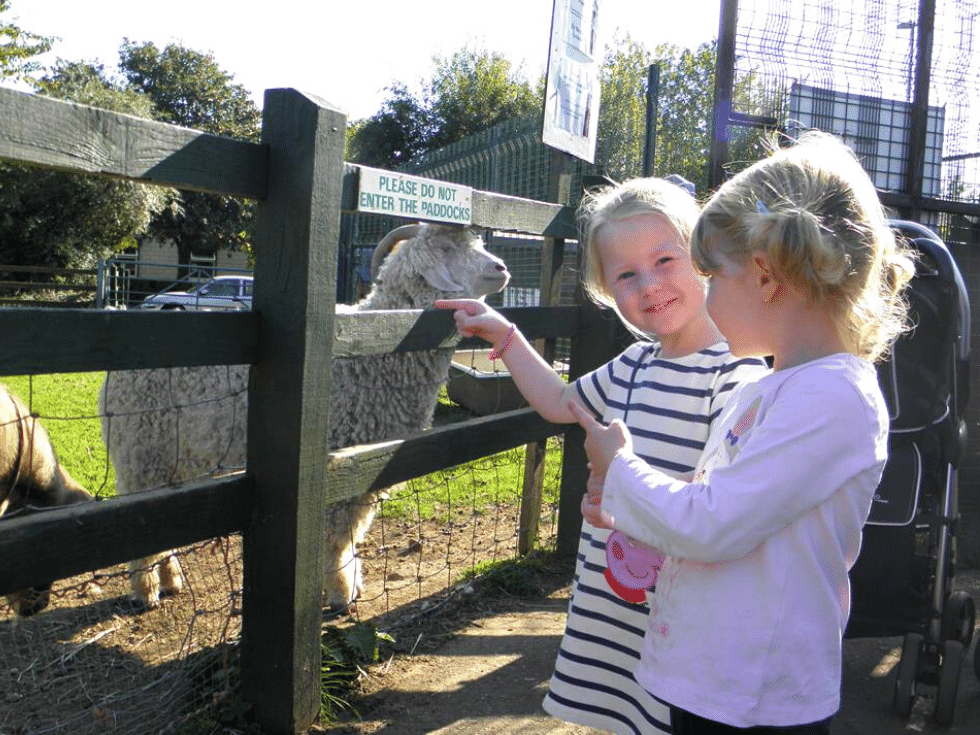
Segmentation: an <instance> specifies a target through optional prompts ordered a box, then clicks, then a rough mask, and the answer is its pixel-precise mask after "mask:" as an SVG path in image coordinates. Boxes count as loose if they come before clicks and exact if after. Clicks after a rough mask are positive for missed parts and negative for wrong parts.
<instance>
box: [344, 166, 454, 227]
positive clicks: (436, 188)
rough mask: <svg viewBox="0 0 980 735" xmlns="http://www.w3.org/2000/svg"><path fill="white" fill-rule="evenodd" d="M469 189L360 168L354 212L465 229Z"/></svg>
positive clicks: (432, 180) (405, 175) (417, 177)
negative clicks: (413, 218) (358, 187)
mask: <svg viewBox="0 0 980 735" xmlns="http://www.w3.org/2000/svg"><path fill="white" fill-rule="evenodd" d="M472 203H473V189H471V188H470V187H468V186H460V185H459V184H447V183H446V182H445V181H436V180H435V179H423V178H421V177H419V176H409V175H408V174H399V173H395V172H394V171H384V170H382V169H377V168H366V167H361V178H360V190H359V191H358V194H357V211H359V212H375V213H376V214H391V215H395V216H397V217H417V218H418V219H424V220H434V221H436V222H453V223H455V224H461V225H468V224H471V223H472V221H473V206H472Z"/></svg>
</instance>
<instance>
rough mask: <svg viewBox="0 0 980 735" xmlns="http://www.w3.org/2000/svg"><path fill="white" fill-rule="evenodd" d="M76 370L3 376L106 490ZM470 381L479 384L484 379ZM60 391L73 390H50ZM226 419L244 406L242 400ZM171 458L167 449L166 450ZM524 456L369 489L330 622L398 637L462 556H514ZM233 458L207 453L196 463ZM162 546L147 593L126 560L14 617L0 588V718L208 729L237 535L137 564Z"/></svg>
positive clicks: (452, 417) (552, 520)
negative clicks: (170, 572)
mask: <svg viewBox="0 0 980 735" xmlns="http://www.w3.org/2000/svg"><path fill="white" fill-rule="evenodd" d="M478 352H479V351H478V350H476V351H474V350H466V351H461V353H460V355H459V357H458V359H459V360H461V361H465V360H466V359H467V358H469V359H470V361H471V362H472V360H473V357H472V356H473V354H475V353H478ZM214 370H215V371H218V372H221V371H225V372H228V370H229V368H215V369H214ZM488 374H489V376H490V377H491V378H492V379H493V382H495V383H498V384H499V382H500V381H503V380H506V379H507V378H506V376H500V375H499V373H495V372H494V371H493V370H492V368H491V369H490V370H489V371H488ZM84 377H85V379H86V380H82V378H80V377H79V376H71V377H69V378H68V380H70V381H72V382H71V383H70V385H72V389H71V390H66V389H65V387H64V386H65V385H66V384H65V383H64V382H63V379H64V376H49V375H44V376H24V377H22V378H13V379H10V380H9V381H8V382H10V383H12V384H15V385H17V386H18V388H19V390H20V391H22V392H23V394H24V400H25V402H26V403H27V404H28V405H29V408H30V413H31V415H32V416H35V417H37V418H38V419H39V420H40V421H41V422H42V424H44V425H47V426H50V427H51V429H50V431H51V435H52V442H53V443H54V444H55V446H56V448H59V449H63V450H64V451H60V452H59V454H60V456H61V460H62V462H63V463H64V465H65V467H66V468H67V469H68V470H69V471H70V472H72V473H73V474H75V475H77V476H78V477H80V478H85V483H86V485H87V486H89V487H90V489H91V490H92V492H93V493H94V494H95V495H96V496H97V497H98V498H100V499H103V500H104V502H113V500H112V498H113V496H114V495H115V494H116V493H115V487H114V475H113V473H112V468H111V466H110V465H109V462H108V460H107V458H106V451H105V447H104V446H102V445H101V437H100V436H99V435H98V423H99V422H100V421H101V420H102V419H103V418H104V417H102V416H100V415H99V409H98V403H97V397H96V393H97V388H98V386H99V385H100V384H101V382H102V374H90V375H87V376H84ZM109 379H110V380H111V379H112V378H111V374H110V377H109ZM458 379H460V378H458V377H453V376H449V386H448V388H447V397H444V398H443V399H442V400H441V401H440V404H439V406H438V407H437V409H436V415H435V423H436V424H439V425H442V424H448V423H452V422H455V421H459V420H464V419H466V418H468V417H471V416H472V415H473V413H472V411H470V410H469V409H467V408H466V407H465V406H461V405H459V404H457V403H454V402H452V401H451V400H449V399H448V394H449V393H450V392H452V387H453V383H454V382H455V381H456V380H458ZM77 381H82V382H77ZM233 382H234V381H230V380H224V381H219V383H221V384H222V385H225V393H226V395H224V396H217V397H208V398H207V400H206V401H204V402H201V403H199V404H197V405H193V406H189V405H181V406H180V407H179V408H175V407H173V406H170V407H166V408H162V407H160V406H154V407H150V408H149V409H147V410H146V411H145V412H144V413H145V416H144V418H145V417H147V416H150V415H154V414H158V413H160V412H161V411H170V412H173V413H175V416H176V419H175V420H176V421H177V422H178V424H179V423H180V422H181V421H182V420H184V421H189V420H194V413H195V411H208V410H211V409H212V408H213V406H214V405H215V403H216V402H220V401H221V400H229V399H230V400H236V398H235V396H236V394H237V393H240V391H239V390H237V389H236V388H235V386H234V385H233V384H232V383H233ZM481 390H483V391H489V392H490V394H491V396H492V395H493V392H494V391H496V390H498V387H497V386H495V385H489V386H486V385H485V386H482V387H481ZM52 394H57V396H53V395H52ZM177 394H179V391H175V392H173V395H177ZM65 395H71V396H72V397H73V400H72V401H69V402H67V403H65V402H63V401H61V400H59V399H60V398H63V397H64V396H65ZM503 408H507V406H503V405H497V406H495V407H494V408H493V410H499V409H503ZM120 418H121V416H118V415H117V416H114V417H112V418H111V419H110V420H116V421H118V420H119V419H120ZM131 418H132V417H131ZM136 418H138V417H136ZM236 420H238V421H244V420H245V413H244V412H241V413H238V414H237V419H236ZM93 424H94V425H93ZM83 429H84V430H83ZM92 429H94V430H95V434H92ZM137 430H138V429H137ZM179 430H180V429H179V426H178V431H179ZM79 434H87V437H86V438H85V439H83V440H82V441H81V442H80V443H77V444H76V443H75V442H73V441H72V439H73V438H74V437H75V435H79ZM549 449H550V451H549V461H548V462H547V465H546V479H545V488H544V493H543V499H542V501H541V508H540V525H539V529H538V545H539V546H545V547H547V546H549V545H551V544H552V543H553V539H554V537H555V533H556V530H557V528H556V525H557V507H558V488H559V480H560V456H561V443H560V440H558V439H552V440H550V441H549ZM170 459H171V461H172V462H174V463H179V462H180V461H181V459H180V457H179V456H178V455H177V453H176V452H175V454H174V456H173V457H171V458H170ZM524 462H525V458H524V450H523V448H515V449H512V450H508V451H506V452H502V453H500V454H496V455H493V456H490V457H486V458H483V459H480V460H476V461H474V462H470V463H467V464H465V465H462V466H459V467H455V468H451V469H448V470H445V471H442V472H437V473H433V474H431V475H426V476H424V477H420V478H417V479H414V480H411V481H408V482H406V483H403V484H401V485H398V486H396V487H394V488H391V489H390V490H389V492H388V493H387V494H386V495H385V496H384V497H382V498H381V499H379V500H378V501H377V502H378V507H377V514H376V517H375V520H374V523H373V524H372V526H371V529H370V530H369V532H368V534H367V536H366V537H365V539H364V541H363V542H362V543H361V544H360V546H359V554H358V560H357V561H358V563H359V564H360V565H361V567H362V570H363V573H364V586H363V590H362V591H361V594H360V597H359V599H358V600H357V601H356V604H355V606H354V608H353V610H352V614H353V618H347V617H344V618H337V619H330V621H329V622H331V623H335V624H346V623H347V622H350V621H351V620H357V621H369V622H372V623H373V624H375V625H377V626H378V628H379V629H381V630H383V631H390V632H391V633H392V634H393V635H395V636H396V637H397V635H398V632H397V631H398V629H399V627H400V626H402V625H404V624H406V623H407V622H411V621H413V620H416V619H417V618H418V617H419V616H423V615H428V614H431V613H432V612H433V611H434V610H436V609H438V608H439V607H440V606H442V605H443V604H444V603H446V602H447V601H449V600H451V599H453V598H454V597H455V596H456V595H459V594H461V593H462V592H463V590H464V589H465V584H461V583H460V579H461V577H462V576H463V575H464V574H465V573H466V572H467V571H469V570H472V569H474V568H479V567H480V566H481V565H484V564H488V563H493V562H495V561H501V560H505V559H513V558H516V557H517V555H518V539H519V536H520V533H521V529H520V527H519V526H520V517H521V512H520V509H521V502H522V500H521V486H522V477H523V474H524ZM233 470H234V468H232V467H229V466H226V465H224V464H220V463H219V464H215V465H214V466H213V467H211V468H209V469H208V471H207V472H205V473H203V474H217V473H225V472H228V471H233ZM147 489H151V488H147ZM36 512H44V511H43V510H39V511H36ZM2 522H3V521H2V520H0V524H2ZM147 522H149V523H152V519H147ZM107 543H111V539H107ZM174 561H175V562H176V565H177V566H176V569H178V574H179V578H180V585H179V587H180V589H179V591H176V592H172V593H171V594H165V595H164V596H163V597H162V598H161V600H160V604H159V605H157V606H155V607H152V608H149V609H148V608H146V607H145V606H144V605H142V604H140V603H139V602H137V601H135V600H134V598H133V590H132V588H131V584H132V579H131V578H132V572H133V570H132V569H131V568H130V567H129V566H127V565H126V564H120V565H116V566H113V567H111V568H108V569H100V570H97V571H94V572H91V573H87V574H82V575H78V576H76V577H73V578H71V579H67V580H61V581H57V582H55V583H54V586H53V590H52V595H51V601H50V604H49V606H48V607H47V609H45V610H42V611H40V612H39V613H37V614H35V615H33V616H30V617H26V618H18V617H16V616H15V615H14V614H13V610H12V609H11V608H10V607H9V606H8V605H6V604H5V603H0V658H2V660H3V661H4V666H3V667H0V704H2V706H0V733H2V734H3V735H13V734H14V733H16V734H17V735H21V734H26V733H32V734H33V733H65V734H67V733H71V734H72V735H75V734H76V733H83V734H87V733H101V732H115V733H134V734H135V733H139V734H141V735H142V734H145V733H151V732H152V733H176V734H182V733H187V734H189V733H198V732H201V731H204V732H208V731H211V730H209V729H206V728H207V727H210V726H211V725H208V724H207V723H214V722H215V721H220V719H221V717H222V716H223V714H222V713H224V716H227V714H228V713H229V712H234V711H235V708H240V707H241V706H242V705H241V700H240V699H239V698H238V691H237V677H238V645H237V644H238V641H239V637H240V633H241V609H242V608H241V605H242V580H243V559H242V539H241V537H240V536H238V535H233V536H229V537H224V538H217V539H210V540H207V541H204V542H201V543H198V544H194V545H191V546H187V547H183V548H180V549H175V550H173V551H172V552H170V555H169V556H168V557H166V559H165V560H151V561H150V562H149V563H150V564H153V565H156V569H154V568H146V567H143V568H138V569H136V571H139V572H143V573H145V572H150V573H153V572H154V571H157V572H159V571H161V570H162V568H163V567H162V565H163V564H165V563H166V564H170V563H173V562H174ZM202 727H204V728H205V729H204V730H202V729H201V728H202Z"/></svg>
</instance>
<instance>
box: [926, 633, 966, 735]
mask: <svg viewBox="0 0 980 735" xmlns="http://www.w3.org/2000/svg"><path fill="white" fill-rule="evenodd" d="M962 663H963V644H962V643H960V642H959V641H952V640H950V641H944V642H943V662H942V664H941V665H940V667H939V686H938V687H937V689H936V710H935V712H934V714H933V717H935V719H936V722H938V723H939V724H940V725H946V726H949V725H952V724H953V710H954V709H955V708H956V690H957V689H958V688H959V685H960V665H961V664H962Z"/></svg>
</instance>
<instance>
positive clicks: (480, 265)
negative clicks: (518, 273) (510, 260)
mask: <svg viewBox="0 0 980 735" xmlns="http://www.w3.org/2000/svg"><path fill="white" fill-rule="evenodd" d="M421 249H422V248H420V250H421ZM425 253H426V255H425V258H424V260H425V261H426V262H425V263H424V265H423V267H421V268H420V272H421V273H422V275H423V277H424V278H425V280H426V281H428V283H429V285H430V286H432V287H433V288H435V289H437V290H439V291H442V292H447V293H450V294H453V295H454V296H455V297H457V298H474V299H476V298H481V297H483V296H487V295H489V294H492V293H497V292H498V291H500V290H502V289H503V288H504V286H506V285H507V282H508V281H509V280H510V272H509V271H508V270H507V265H506V264H505V263H504V261H503V260H501V259H500V258H498V257H497V256H496V255H493V254H492V253H490V252H489V251H488V250H487V248H486V246H485V245H484V244H483V239H482V238H481V237H480V236H479V235H478V234H476V233H475V232H474V231H473V230H470V229H460V228H449V227H433V228H432V233H431V236H430V238H429V244H428V245H427V246H426V247H425ZM420 265H421V264H420Z"/></svg>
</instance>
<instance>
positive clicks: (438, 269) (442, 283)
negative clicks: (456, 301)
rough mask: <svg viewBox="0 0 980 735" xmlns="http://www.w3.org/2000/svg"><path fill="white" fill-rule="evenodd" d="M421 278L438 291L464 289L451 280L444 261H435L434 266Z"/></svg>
mask: <svg viewBox="0 0 980 735" xmlns="http://www.w3.org/2000/svg"><path fill="white" fill-rule="evenodd" d="M423 278H425V280H426V281H427V282H428V284H429V285H430V286H432V288H434V289H437V290H439V291H462V290H464V289H463V287H462V286H460V285H459V284H458V283H456V281H455V280H453V275H452V273H450V272H449V268H447V267H446V264H445V263H436V266H435V268H433V269H432V270H429V271H426V272H425V273H424V274H423Z"/></svg>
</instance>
